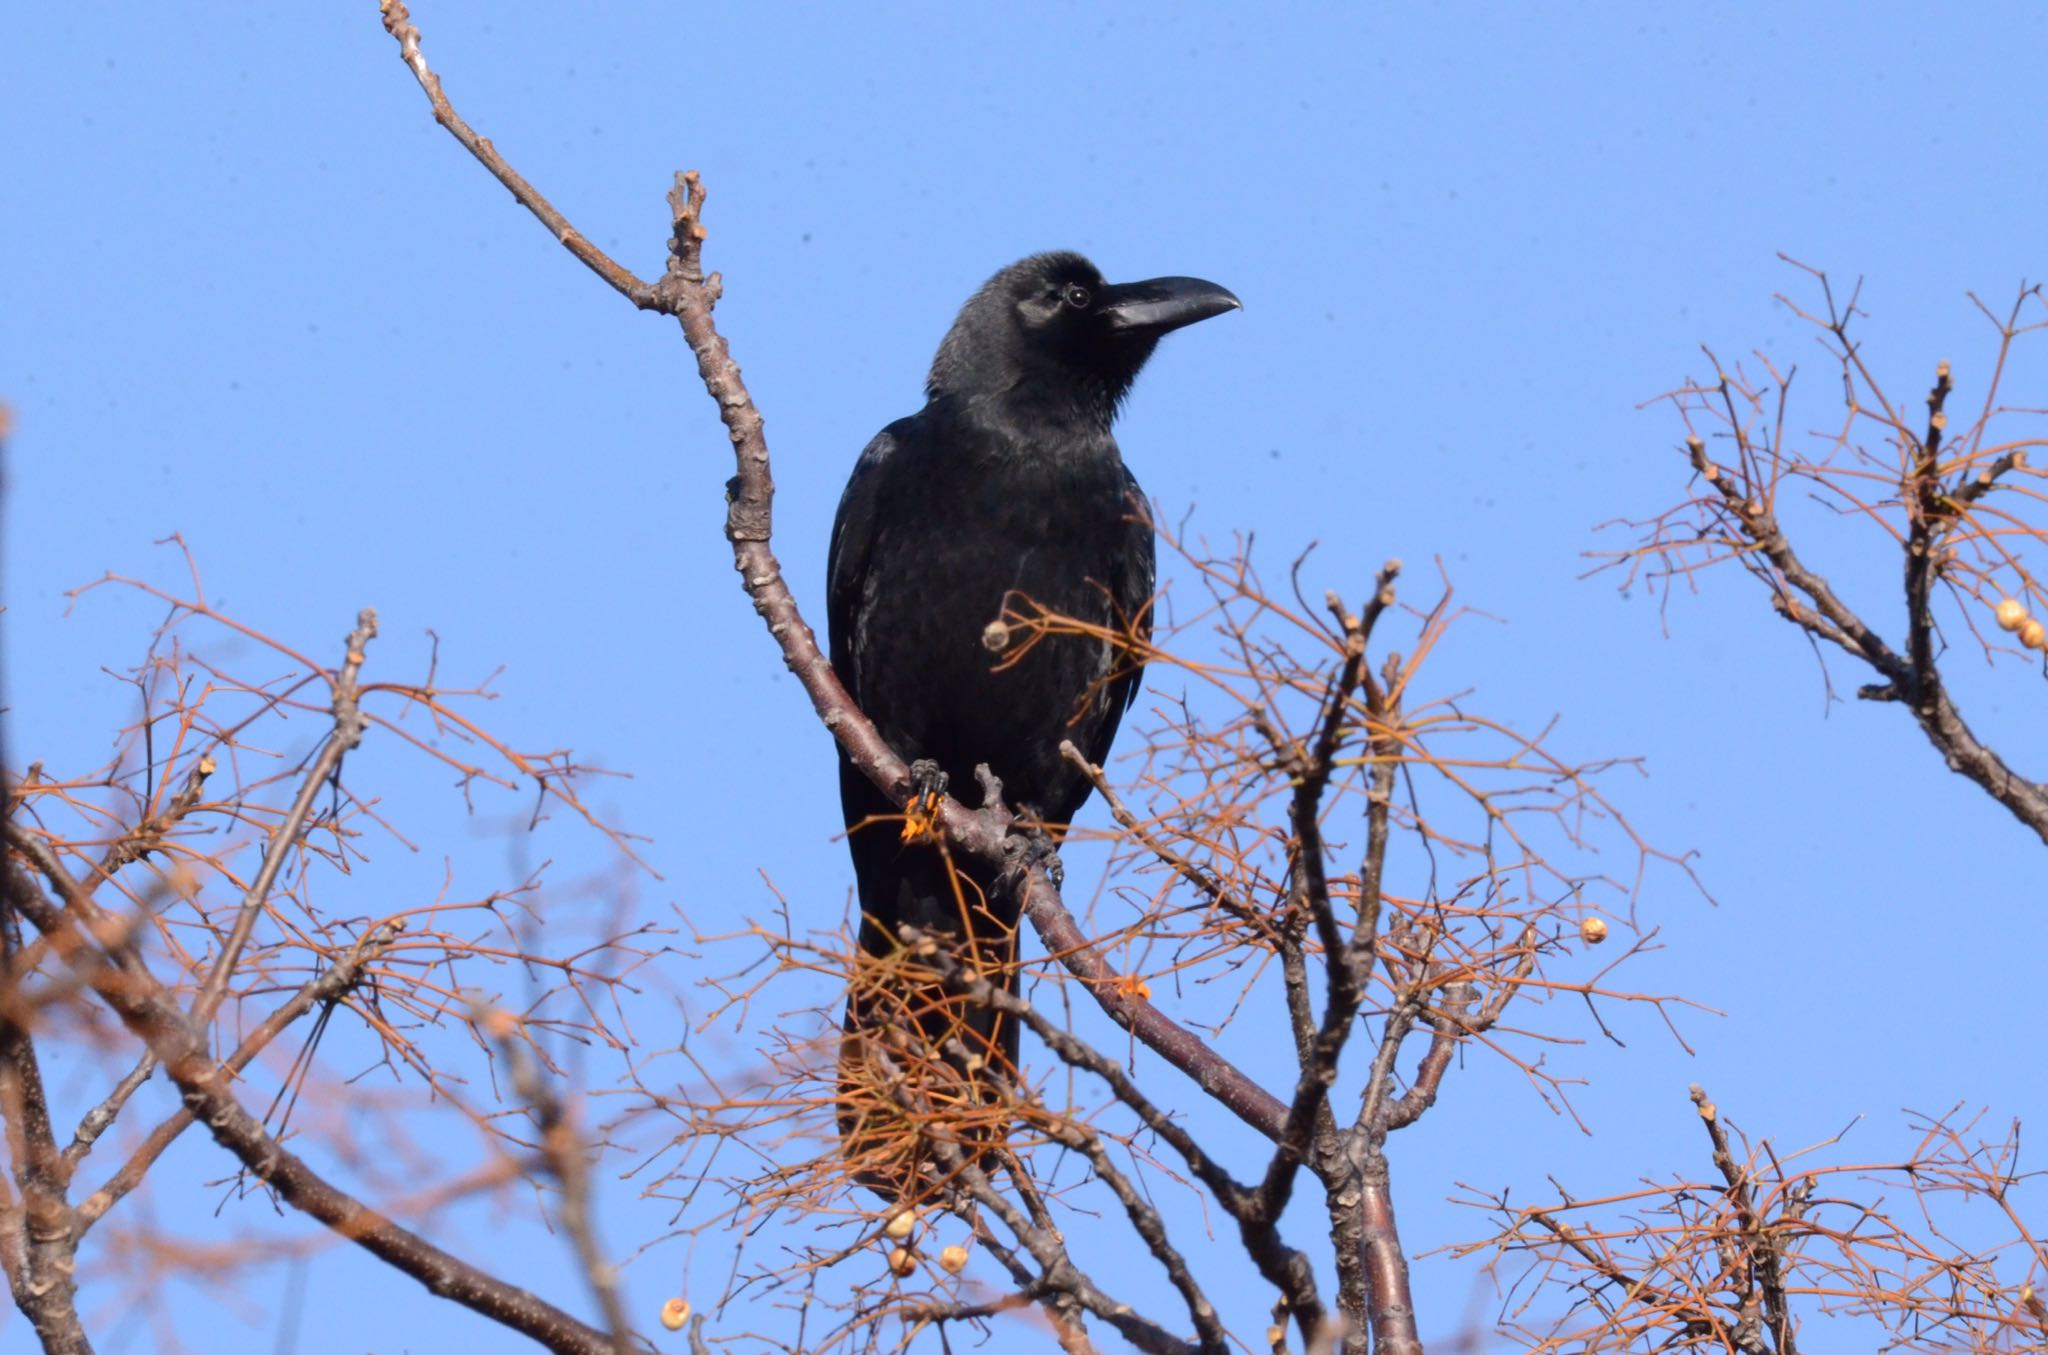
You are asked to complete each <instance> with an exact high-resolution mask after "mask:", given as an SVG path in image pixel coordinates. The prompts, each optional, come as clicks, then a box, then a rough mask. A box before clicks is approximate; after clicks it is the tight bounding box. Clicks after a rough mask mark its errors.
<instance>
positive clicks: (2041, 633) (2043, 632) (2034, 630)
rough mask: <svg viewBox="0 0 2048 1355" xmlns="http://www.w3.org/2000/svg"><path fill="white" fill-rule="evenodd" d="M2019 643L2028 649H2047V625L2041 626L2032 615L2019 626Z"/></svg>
mask: <svg viewBox="0 0 2048 1355" xmlns="http://www.w3.org/2000/svg"><path fill="white" fill-rule="evenodd" d="M2020 643H2021V644H2023V645H2025V646H2026V647H2027V648H2028V649H2048V626H2043V625H2042V624H2041V623H2040V622H2039V621H2037V620H2036V619H2034V618H2033V617H2031V616H2030V617H2028V618H2027V624H2026V625H2024V626H2021V627H2020Z"/></svg>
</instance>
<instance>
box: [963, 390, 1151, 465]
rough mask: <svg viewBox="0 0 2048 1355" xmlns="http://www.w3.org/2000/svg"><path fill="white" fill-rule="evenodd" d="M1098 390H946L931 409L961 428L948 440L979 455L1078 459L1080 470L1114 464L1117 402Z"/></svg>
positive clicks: (1053, 460)
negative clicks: (958, 393) (956, 392)
mask: <svg viewBox="0 0 2048 1355" xmlns="http://www.w3.org/2000/svg"><path fill="white" fill-rule="evenodd" d="M1096 394H1097V393H1095V392H1088V391H1080V390H1075V389H1073V388H1071V387H1065V386H1062V387H1059V388H1044V387H1036V386H1016V387H1012V388H1011V389H1009V390H1006V391H999V392H990V393H983V394H974V395H967V396H953V395H941V396H938V397H935V398H934V399H933V400H932V402H931V405H930V412H931V413H932V415H933V416H935V417H936V419H937V420H938V421H939V422H940V423H941V424H942V425H944V426H946V427H949V428H951V429H953V430H955V434H956V436H955V437H953V438H950V439H947V441H948V442H949V443H951V444H952V445H953V446H955V447H957V448H959V449H961V450H962V451H963V452H965V453H967V454H968V455H971V456H973V457H974V458H975V459H977V460H980V459H984V458H985V459H988V460H992V461H1008V460H1011V459H1013V458H1024V459H1027V460H1030V461H1032V462H1036V463H1040V464H1045V463H1068V464H1073V465H1074V466H1075V468H1076V469H1080V468H1081V467H1083V466H1090V465H1093V466H1099V465H1102V464H1105V463H1107V464H1111V465H1114V464H1116V463H1117V461H1118V456H1117V447H1116V439H1115V438H1113V437H1111V436H1110V431H1109V429H1110V423H1111V422H1112V421H1113V420H1114V419H1115V417H1116V405H1115V403H1114V401H1113V400H1111V401H1109V402H1107V403H1105V402H1104V400H1103V399H1098V398H1096Z"/></svg>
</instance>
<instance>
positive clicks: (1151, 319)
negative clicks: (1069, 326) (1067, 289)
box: [1097, 278, 1244, 335]
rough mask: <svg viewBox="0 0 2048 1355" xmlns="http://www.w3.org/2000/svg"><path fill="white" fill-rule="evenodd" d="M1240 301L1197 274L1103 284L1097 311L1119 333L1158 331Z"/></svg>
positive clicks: (1203, 317)
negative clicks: (1109, 285) (1106, 285)
mask: <svg viewBox="0 0 2048 1355" xmlns="http://www.w3.org/2000/svg"><path fill="white" fill-rule="evenodd" d="M1243 305H1244V303H1243V302H1242V301H1239V300H1238V299H1237V298H1236V297H1234V296H1232V295H1231V294H1230V292H1229V291H1228V290H1227V289H1225V288H1222V287H1218V286H1217V285H1216V284H1215V283H1213V282H1204V281H1203V280H1202V279H1200V278H1150V279H1147V280H1146V281H1144V282H1119V283H1117V284H1116V285H1115V286H1112V287H1105V288H1103V290H1102V293H1101V305H1100V306H1099V307H1098V308H1097V311H1098V313H1099V314H1100V315H1101V316H1102V318H1103V319H1105V320H1107V321H1108V322H1109V327H1110V328H1111V329H1112V330H1115V331H1116V332H1118V333H1122V334H1150V335H1160V334H1164V333H1166V332H1167V331H1168V330H1170V329H1179V328H1180V327H1181V326H1182V325H1192V324H1193V323H1195V321H1197V320H1206V319H1208V318H1209V317H1210V316H1212V315H1221V314H1223V312H1225V311H1234V310H1237V309H1239V308H1241V307H1242V306H1243Z"/></svg>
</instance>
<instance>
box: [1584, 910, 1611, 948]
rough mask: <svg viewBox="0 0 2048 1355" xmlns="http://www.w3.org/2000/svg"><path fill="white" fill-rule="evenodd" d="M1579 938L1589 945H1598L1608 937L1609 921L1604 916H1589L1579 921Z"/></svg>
mask: <svg viewBox="0 0 2048 1355" xmlns="http://www.w3.org/2000/svg"><path fill="white" fill-rule="evenodd" d="M1579 939H1580V940H1581V941H1584V942H1585V943H1586V944H1587V945H1589V946H1597V945H1599V944H1600V943H1601V942H1602V941H1605V940H1606V939H1607V923H1606V921H1605V920H1604V919H1602V918H1597V917H1589V918H1586V919H1584V920H1582V921H1581V922H1580V923H1579Z"/></svg>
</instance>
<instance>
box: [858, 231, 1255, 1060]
mask: <svg viewBox="0 0 2048 1355" xmlns="http://www.w3.org/2000/svg"><path fill="white" fill-rule="evenodd" d="M1237 304H1238V302H1237V298H1235V297H1234V296H1231V295H1230V293H1229V292H1227V291H1224V290H1223V289H1222V288H1220V287H1217V286H1215V285H1214V284H1213V283H1207V282H1202V281H1200V280H1198V279H1192V278H1161V279H1155V280H1153V281H1150V282H1144V283H1131V284H1123V285H1121V286H1111V285H1108V284H1105V283H1104V282H1103V280H1102V277H1101V275H1100V274H1099V273H1098V272H1097V271H1096V270H1095V268H1094V266H1093V265H1092V264H1090V263H1089V262H1088V261H1087V260H1086V259H1083V258H1081V257H1080V256H1079V255H1076V254H1067V253H1055V254H1041V255H1035V256H1033V257H1031V258H1028V259H1025V260H1023V261H1021V262H1019V263H1016V264H1013V265H1011V266H1010V267H1009V268H1006V269H1004V270H1003V271H1002V272H1000V273H998V274H996V275H995V277H993V278H992V279H990V280H989V282H988V283H987V284H986V285H985V286H984V287H983V288H982V289H981V290H980V291H979V292H977V293H976V294H975V295H974V296H973V297H972V298H971V299H970V300H969V301H968V302H967V304H966V305H965V306H964V307H963V308H962V309H961V312H960V315H959V318H958V319H957V320H956V321H955V323H954V325H953V328H952V329H951V331H950V332H949V333H948V334H947V336H946V338H945V341H944V342H943V343H942V344H941V345H940V348H939V352H938V356H937V358H936V359H935V360H934V362H933V364H932V369H931V375H930V377H929V379H928V381H927V383H926V394H927V397H928V399H927V403H926V405H925V407H924V408H923V409H922V410H920V411H919V412H918V413H916V414H913V415H911V416H910V417H908V418H905V419H899V420H897V421H896V422H895V423H893V424H890V425H889V426H888V427H887V428H885V429H883V430H882V432H881V433H880V434H878V435H877V436H876V437H875V439H874V441H872V442H871V443H869V444H868V447H867V449H866V450H865V451H864V452H862V453H861V457H860V460H859V462H858V464H857V465H856V466H855V468H854V472H853V476H852V479H851V480H850V481H849V483H848V484H847V487H846V493H845V496H844V497H843V498H842V499H841V501H840V505H839V513H838V517H837V519H836V521H835V522H834V523H833V527H832V546H831V554H830V576H829V584H828V588H829V595H828V604H827V614H828V622H829V626H830V632H831V653H832V663H833V666H834V667H835V668H836V669H837V670H838V673H839V676H840V678H841V680H842V681H843V682H845V684H846V685H847V687H848V689H849V690H850V691H851V692H852V694H853V696H854V698H855V700H856V701H858V702H859V704H860V706H861V708H862V709H863V710H864V711H866V712H867V714H868V715H869V717H870V718H872V719H873V720H874V721H875V724H876V726H877V727H878V728H879V729H880V731H881V733H882V735H883V737H884V738H886V739H887V740H888V742H889V744H890V746H891V747H892V748H894V749H895V750H896V752H897V753H898V754H899V755H901V756H902V757H903V758H905V759H906V760H913V761H914V760H917V759H929V760H931V761H933V762H936V763H937V764H938V765H939V766H940V767H941V768H943V769H944V771H945V772H946V774H947V776H948V777H949V779H950V788H951V793H952V794H953V795H954V796H956V797H958V798H959V799H961V800H962V801H964V802H965V803H966V804H968V805H969V806H974V805H977V804H979V802H980V797H981V789H980V786H979V784H978V782H977V780H976V777H975V768H976V766H977V765H979V764H986V765H987V766H988V767H989V768H990V770H992V771H993V772H994V773H995V775H996V776H997V777H999V778H1000V779H1001V780H1002V783H1003V787H1004V796H1005V799H1006V800H1008V801H1009V803H1010V804H1011V805H1012V806H1013V807H1017V806H1028V807H1029V808H1030V809H1031V810H1032V811H1033V812H1035V813H1036V814H1037V815H1038V816H1039V817H1040V818H1041V819H1043V820H1044V821H1045V822H1046V823H1048V824H1053V825H1063V824H1065V823H1067V822H1068V821H1069V820H1071V819H1072V817H1073V815H1074V813H1075V812H1076V811H1077V810H1079V809H1080V807H1081V805H1082V803H1083V802H1084V801H1085V800H1086V799H1087V798H1088V792H1089V786H1088V783H1087V781H1086V779H1085V778H1084V777H1083V776H1082V775H1081V774H1080V773H1079V772H1078V771H1076V770H1075V769H1074V768H1073V767H1071V766H1069V765H1068V764H1067V763H1065V762H1064V761H1063V760H1062V759H1061V757H1060V754H1059V745H1060V742H1061V740H1063V739H1071V740H1072V741H1073V742H1074V743H1075V745H1076V746H1077V747H1079V748H1080V749H1081V750H1082V751H1084V752H1085V753H1086V754H1087V755H1088V757H1089V758H1090V759H1091V760H1093V761H1097V762H1100V761H1101V760H1102V759H1103V758H1104V757H1105V756H1106V755H1107V754H1108V752H1109V747H1110V742H1111V740H1112V739H1113V738H1114V737H1115V735H1116V730H1117V725H1118V722H1119V721H1120V720H1121V718H1122V716H1123V713H1124V710H1125V708H1126V707H1127V706H1128V705H1129V703H1130V701H1131V700H1132V699H1133V698H1134V697H1135V695H1136V692H1137V686H1138V673H1137V672H1136V670H1135V669H1133V668H1130V667H1129V665H1128V664H1125V665H1124V666H1123V667H1122V668H1121V670H1119V669H1118V666H1117V665H1118V660H1117V655H1116V653H1115V650H1114V649H1113V647H1112V646H1110V645H1108V644H1105V643H1099V642H1096V641H1094V640H1091V639H1086V638H1078V637H1057V636H1055V637H1048V638H1046V639H1045V640H1043V641H1042V642H1041V643H1039V644H1038V645H1037V646H1036V647H1034V648H1032V649H1031V650H1030V651H1029V652H1027V653H1025V654H1023V655H1022V657H1021V658H1018V659H1016V661H1015V662H1014V664H1013V665H1012V666H1009V667H1003V668H999V667H998V665H1000V664H1002V663H1003V661H1004V659H1005V657H1010V656H1006V655H1004V654H1002V653H1000V652H996V651H992V650H991V649H990V647H989V646H988V644H987V643H985V632H986V631H987V628H988V626H989V624H990V623H991V622H993V621H995V620H996V619H997V618H998V616H999V615H1000V614H1001V613H1002V610H1003V606H1004V600H1005V598H1006V596H1010V595H1012V594H1015V595H1021V596H1022V597H1026V598H1029V599H1030V600H1031V601H1032V602H1034V603H1036V604H1038V605H1040V606H1042V607H1045V608H1047V609H1050V610H1052V611H1056V612H1060V613H1063V614H1066V615H1070V616H1074V617H1078V618H1081V619H1084V620H1087V621H1091V622H1096V623H1099V624H1103V625H1108V626H1115V627H1119V628H1121V627H1123V626H1126V625H1128V624H1130V623H1132V622H1134V621H1135V622H1137V623H1138V624H1139V625H1140V626H1141V627H1142V625H1143V618H1144V617H1145V616H1146V615H1147V611H1148V604H1149V602H1150V600H1151V596H1152V590H1153V578H1154V562H1153V539H1152V528H1151V524H1150V522H1149V519H1148V517H1147V513H1146V507H1145V502H1144V498H1143V495H1142V494H1141V493H1140V491H1139V489H1138V484H1137V481H1136V480H1135V479H1134V478H1133V477H1132V475H1131V473H1130V472H1129V471H1128V470H1126V469H1125V468H1124V464H1123V461H1122V458H1121V456H1120V454H1119V452H1118V449H1117V445H1116V442H1115V440H1114V438H1112V437H1111V435H1110V424H1111V422H1112V420H1113V419H1114V418H1115V415H1116V411H1117V408H1118V405H1119V404H1120V403H1121V402H1122V400H1123V397H1124V395H1125V393H1126V392H1127V391H1128V390H1129V389H1130V385H1131V382H1132V381H1133V380H1135V379H1136V377H1137V374H1138V371H1139V369H1140V368H1141V367H1142V366H1143V365H1144V363H1145V361H1146V359H1147V358H1148V357H1149V356H1150V355H1151V353H1152V350H1153V348H1154V346H1155V345H1156V344H1157V343H1158V340H1159V337H1160V336H1161V335H1162V334H1164V333H1166V332H1167V331H1168V330H1171V329H1174V328H1178V327H1179V326H1181V325H1185V324H1189V323H1192V322H1194V321H1196V320H1200V319H1203V318H1206V317H1208V316H1211V315H1216V314H1220V313H1222V312H1223V311H1225V310H1229V309H1233V308H1235V307H1236V306H1237ZM840 797H841V802H842V804H843V807H844V810H845V817H846V823H847V826H848V828H849V829H851V830H852V831H851V832H850V833H849V839H848V840H849V843H850V846H851V850H852V855H853V863H854V872H855V875H856V878H857V881H858V886H859V897H860V906H861V912H862V915H863V920H864V922H863V927H862V934H861V943H862V945H863V946H864V947H865V948H866V949H867V950H868V951H869V952H870V953H873V954H887V953H889V951H890V950H891V949H893V948H894V946H895V945H896V931H895V929H896V928H898V927H900V926H901V925H903V924H905V923H913V924H916V925H917V926H919V927H922V928H926V929H928V930H933V931H937V932H941V933H945V934H951V935H955V936H958V935H960V934H962V932H963V931H964V932H966V933H968V934H970V935H971V936H972V937H973V939H974V941H975V943H976V944H977V945H978V946H979V947H981V948H982V950H983V954H984V955H985V957H986V958H987V959H988V960H992V961H997V962H1002V961H1008V960H1010V959H1013V958H1014V946H1015V928H1016V923H1017V902H1016V900H1015V899H1013V898H1004V897H1000V896H999V894H998V891H997V890H996V888H995V880H994V879H993V877H992V875H991V874H990V873H989V872H986V871H984V870H982V869H981V868H979V867H967V868H964V869H963V879H962V881H961V888H960V891H959V892H958V893H956V891H955V889H954V888H953V882H952V881H951V880H950V879H949V878H948V875H947V872H946V868H945V866H944V864H943V862H942V860H941V858H940V857H939V855H938V853H937V851H936V850H935V849H934V848H932V847H931V846H929V845H926V844H918V843H905V842H903V841H902V840H901V838H900V835H899V833H898V831H897V827H896V825H895V824H894V823H886V822H885V823H876V824H870V826H867V827H861V825H862V824H863V823H866V822H867V821H869V820H870V819H873V818H876V817H885V816H890V815H899V814H901V812H902V810H903V806H902V805H899V804H893V803H891V802H890V801H889V800H888V798H887V797H885V796H883V795H882V794H881V793H880V792H879V791H877V790H876V789H875V788H874V787H873V785H872V784H871V783H870V782H869V781H868V779H867V778H866V777H865V776H864V775H862V774H861V772H860V771H859V770H858V769H856V768H855V767H853V766H852V764H851V763H850V762H848V761H847V760H846V758H845V757H844V756H843V755H842V757H841V759H840ZM963 898H964V901H965V910H964V914H965V915H964V916H963V906H962V900H963ZM1006 972H1007V971H1006ZM909 1005H910V1006H911V1007H912V1008H914V1009H919V1010H936V1004H927V1003H920V1002H912V1003H910V1004H909ZM877 1019H879V1018H877V1017H874V1016H872V1015H870V1014H869V1012H868V1011H867V1010H866V1008H865V1007H864V1005H863V1004H862V1003H861V1002H860V1001H859V1000H858V999H856V1000H855V1001H854V1002H853V1003H851V1004H850V1005H849V1008H848V1013H847V1026H848V1029H849V1030H859V1029H861V1028H862V1026H863V1025H864V1024H866V1023H869V1022H871V1021H874V1020H877ZM943 1024H944V1025H945V1026H947V1027H948V1030H946V1031H931V1033H934V1034H939V1033H955V1032H957V1030H958V1027H959V1026H963V1025H964V1026H965V1028H966V1029H967V1030H968V1031H971V1032H972V1033H973V1035H974V1036H976V1037H978V1039H979V1040H980V1041H981V1042H983V1043H984V1044H986V1045H991V1046H993V1047H994V1048H995V1049H999V1050H1000V1051H1001V1052H1002V1053H1003V1054H1004V1055H1006V1056H1007V1057H1008V1058H1009V1059H1010V1060H1011V1061H1012V1063H1014V1062H1015V1059H1016V1054H1017V1035H1016V1031H1015V1029H1014V1028H1011V1027H1009V1026H1008V1025H1007V1023H1002V1022H998V1021H996V1020H995V1019H994V1018H993V1016H992V1014H991V1013H988V1012H985V1011H968V1012H965V1013H964V1014H962V1015H961V1016H960V1017H959V1018H958V1019H957V1020H954V1019H951V1018H949V1019H948V1020H946V1021H945V1022H944V1023H943ZM926 1025H927V1028H928V1030H930V1029H931V1027H932V1026H933V1025H934V1022H933V1021H932V1020H927V1021H926ZM968 1043H970V1044H971V1043H974V1041H973V1040H971V1039H970V1040H969V1041H968ZM977 1052H981V1053H983V1054H984V1055H986V1053H987V1050H986V1049H984V1050H981V1051H977Z"/></svg>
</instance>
